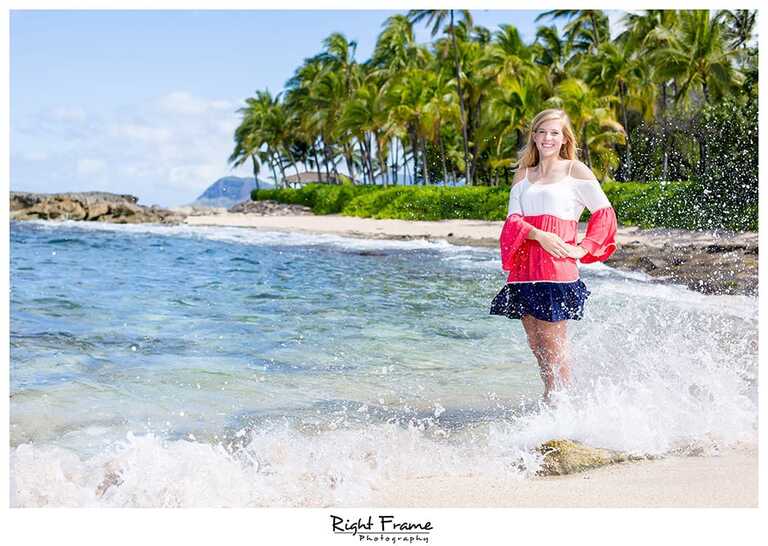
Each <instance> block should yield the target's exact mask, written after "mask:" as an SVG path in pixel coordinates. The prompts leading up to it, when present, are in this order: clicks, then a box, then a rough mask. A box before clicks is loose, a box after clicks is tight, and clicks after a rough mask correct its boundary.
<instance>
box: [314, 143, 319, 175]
mask: <svg viewBox="0 0 768 546" xmlns="http://www.w3.org/2000/svg"><path fill="white" fill-rule="evenodd" d="M312 155H313V156H314V158H315V168H316V169H317V174H320V159H319V158H318V157H317V146H315V143H314V142H313V143H312Z"/></svg>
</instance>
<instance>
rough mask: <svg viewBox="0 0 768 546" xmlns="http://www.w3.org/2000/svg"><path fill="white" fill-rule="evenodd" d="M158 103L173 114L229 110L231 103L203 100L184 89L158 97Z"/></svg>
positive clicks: (161, 107)
mask: <svg viewBox="0 0 768 546" xmlns="http://www.w3.org/2000/svg"><path fill="white" fill-rule="evenodd" d="M158 105H159V107H160V109H161V110H164V111H166V112H169V113H173V114H183V115H197V114H203V113H205V112H209V111H223V110H231V109H232V108H233V106H232V103H230V102H229V101H226V100H205V99H201V98H198V97H195V96H193V95H191V94H190V93H187V92H185V91H174V92H172V93H168V94H167V95H164V96H162V97H160V99H159V100H158Z"/></svg>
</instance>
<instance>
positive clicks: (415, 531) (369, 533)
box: [331, 514, 434, 544]
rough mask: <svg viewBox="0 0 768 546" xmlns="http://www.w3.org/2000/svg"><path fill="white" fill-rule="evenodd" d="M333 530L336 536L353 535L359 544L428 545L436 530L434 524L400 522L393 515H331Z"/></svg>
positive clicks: (429, 522)
mask: <svg viewBox="0 0 768 546" xmlns="http://www.w3.org/2000/svg"><path fill="white" fill-rule="evenodd" d="M331 530H332V531H333V534H335V535H352V536H353V537H356V539H357V541H358V542H384V543H398V542H400V543H407V544H413V543H424V544H428V543H429V539H430V534H431V532H432V531H433V530H434V528H433V526H432V522H431V521H429V520H427V521H423V522H422V521H418V522H413V521H399V520H398V519H396V518H395V516H393V515H389V514H388V515H379V516H376V517H374V516H372V515H368V517H367V518H365V519H364V518H357V519H348V518H343V517H340V516H336V515H334V514H331Z"/></svg>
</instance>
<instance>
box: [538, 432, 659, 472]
mask: <svg viewBox="0 0 768 546" xmlns="http://www.w3.org/2000/svg"><path fill="white" fill-rule="evenodd" d="M536 451H538V452H539V453H540V454H541V455H542V456H543V457H544V460H543V462H542V465H541V468H540V469H539V471H538V472H537V475H539V476H564V475H566V474H574V473H576V472H584V471H585V470H592V469H593V468H600V467H601V466H606V465H609V464H614V463H624V462H629V461H643V460H647V459H653V458H655V457H651V456H648V455H636V454H632V453H624V452H621V451H614V450H612V449H604V448H599V447H591V446H588V445H585V444H582V443H581V442H577V441H575V440H550V441H548V442H544V443H543V444H541V445H540V446H539V447H538V448H537V449H536Z"/></svg>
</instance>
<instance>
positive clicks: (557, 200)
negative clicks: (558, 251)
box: [499, 174, 617, 283]
mask: <svg viewBox="0 0 768 546" xmlns="http://www.w3.org/2000/svg"><path fill="white" fill-rule="evenodd" d="M584 208H587V209H589V211H590V213H591V216H590V217H589V221H588V223H587V233H586V235H585V237H584V238H583V239H582V240H581V242H579V243H578V246H581V247H582V248H584V250H586V251H587V254H585V255H584V256H583V257H582V258H581V259H580V261H581V263H592V262H598V261H600V262H602V261H605V260H607V259H608V257H609V256H610V255H611V254H613V252H614V251H615V250H616V242H615V240H614V237H615V235H616V227H617V222H616V213H615V211H614V209H613V207H612V206H611V204H610V202H609V201H608V198H607V197H606V195H605V192H603V190H602V188H601V187H600V183H599V182H598V181H597V180H581V179H575V178H572V177H570V176H567V177H566V178H565V179H563V180H561V181H560V182H556V183H545V184H539V183H536V184H531V183H530V182H529V181H528V177H527V174H526V177H525V178H523V180H521V181H520V182H518V183H517V184H515V185H514V186H513V187H512V189H511V190H510V200H509V211H508V212H509V214H508V216H507V219H506V221H505V222H504V226H503V228H502V230H501V235H500V238H499V247H500V251H501V264H502V268H503V269H504V271H508V272H509V275H508V277H507V283H521V282H542V281H543V282H574V281H576V280H578V279H579V269H578V266H577V265H576V259H575V258H567V257H566V258H557V257H555V256H552V255H551V254H550V253H549V252H547V251H546V250H544V248H543V247H542V246H541V245H540V244H539V243H538V242H537V241H534V240H531V239H528V238H527V236H528V233H529V232H530V231H531V229H533V228H534V227H535V228H537V229H540V230H543V231H548V232H550V233H555V234H557V235H558V236H559V237H560V238H561V239H562V240H563V241H564V242H566V243H569V244H572V245H575V244H577V243H576V237H577V231H578V219H579V217H580V216H581V213H582V212H583V210H584Z"/></svg>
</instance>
